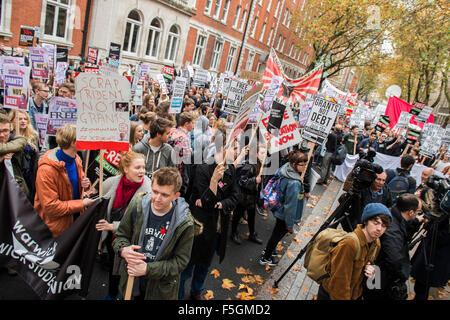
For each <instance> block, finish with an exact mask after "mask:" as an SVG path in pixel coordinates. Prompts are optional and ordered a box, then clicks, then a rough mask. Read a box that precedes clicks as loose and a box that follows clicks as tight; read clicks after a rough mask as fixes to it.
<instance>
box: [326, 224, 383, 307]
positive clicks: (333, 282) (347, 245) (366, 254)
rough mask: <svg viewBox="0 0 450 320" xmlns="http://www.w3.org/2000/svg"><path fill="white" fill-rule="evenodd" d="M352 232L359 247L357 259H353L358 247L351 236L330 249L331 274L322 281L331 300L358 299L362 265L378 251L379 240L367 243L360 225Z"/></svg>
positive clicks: (360, 292) (372, 259)
mask: <svg viewBox="0 0 450 320" xmlns="http://www.w3.org/2000/svg"><path fill="white" fill-rule="evenodd" d="M354 232H355V233H356V235H357V236H358V240H359V245H360V247H361V251H360V252H361V254H360V257H359V259H358V260H355V258H356V255H357V252H358V247H357V243H356V242H355V240H354V239H353V238H347V239H344V240H341V241H340V242H339V243H338V244H337V245H336V247H334V248H333V249H332V250H331V261H330V266H329V270H330V275H331V276H330V277H329V278H326V279H324V280H323V282H322V286H323V288H324V289H325V291H326V292H327V293H328V294H329V295H330V299H331V300H356V299H358V298H359V297H360V296H361V295H362V293H363V285H362V282H363V280H364V267H365V265H366V264H367V263H368V262H369V261H371V262H372V263H373V262H374V260H375V259H376V257H377V256H378V254H379V252H380V240H379V239H377V240H376V241H373V242H372V243H370V244H369V243H367V240H366V236H365V235H364V232H363V230H362V225H358V226H357V227H356V229H355V230H354ZM375 250H376V251H375Z"/></svg>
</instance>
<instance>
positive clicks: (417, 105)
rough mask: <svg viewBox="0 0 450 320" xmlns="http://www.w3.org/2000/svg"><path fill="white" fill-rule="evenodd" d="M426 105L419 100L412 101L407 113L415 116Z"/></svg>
mask: <svg viewBox="0 0 450 320" xmlns="http://www.w3.org/2000/svg"><path fill="white" fill-rule="evenodd" d="M426 106H427V105H426V104H425V103H423V102H419V101H414V103H413V107H412V108H411V110H410V111H409V113H411V114H412V115H415V116H417V115H418V114H420V112H421V111H422V109H423V108H425V107H426Z"/></svg>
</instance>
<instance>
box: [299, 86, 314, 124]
mask: <svg viewBox="0 0 450 320" xmlns="http://www.w3.org/2000/svg"><path fill="white" fill-rule="evenodd" d="M313 103H314V96H313V95H310V94H308V95H306V99H305V101H303V102H302V103H301V104H300V107H299V113H298V124H299V127H300V128H304V127H305V125H306V122H307V121H308V117H309V113H310V112H311V109H312V105H313Z"/></svg>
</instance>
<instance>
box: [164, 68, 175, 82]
mask: <svg viewBox="0 0 450 320" xmlns="http://www.w3.org/2000/svg"><path fill="white" fill-rule="evenodd" d="M174 74H175V68H172V67H169V66H164V67H163V69H162V75H163V76H164V78H166V79H168V80H170V81H172V80H173V76H174Z"/></svg>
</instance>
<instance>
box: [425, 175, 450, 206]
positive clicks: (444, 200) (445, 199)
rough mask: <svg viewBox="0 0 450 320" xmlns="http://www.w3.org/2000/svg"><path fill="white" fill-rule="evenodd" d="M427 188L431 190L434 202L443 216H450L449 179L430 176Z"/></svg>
mask: <svg viewBox="0 0 450 320" xmlns="http://www.w3.org/2000/svg"><path fill="white" fill-rule="evenodd" d="M427 186H428V187H430V188H431V189H432V190H433V194H434V201H435V203H436V204H437V205H438V206H439V209H440V211H441V212H442V213H444V214H447V215H448V214H450V178H441V177H439V176H437V175H433V176H430V177H429V178H428V180H427Z"/></svg>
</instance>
